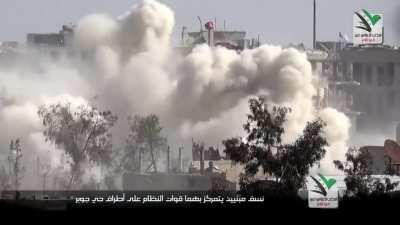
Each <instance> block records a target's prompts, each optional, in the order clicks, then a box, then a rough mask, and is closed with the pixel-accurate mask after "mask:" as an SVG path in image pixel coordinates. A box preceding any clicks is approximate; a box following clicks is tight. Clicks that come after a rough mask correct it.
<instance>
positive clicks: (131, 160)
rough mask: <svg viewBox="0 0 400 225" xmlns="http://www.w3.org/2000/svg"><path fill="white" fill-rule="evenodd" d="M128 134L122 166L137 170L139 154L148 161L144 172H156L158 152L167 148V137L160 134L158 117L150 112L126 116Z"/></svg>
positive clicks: (129, 169) (160, 128)
mask: <svg viewBox="0 0 400 225" xmlns="http://www.w3.org/2000/svg"><path fill="white" fill-rule="evenodd" d="M128 124H129V135H128V138H127V140H126V148H125V155H126V162H125V163H124V167H125V168H126V170H128V171H133V172H137V171H138V170H139V155H141V158H142V159H143V161H144V162H145V161H148V162H150V163H149V164H148V166H147V167H146V169H145V172H149V171H150V169H152V172H157V171H158V169H157V160H158V156H159V153H160V152H161V151H163V150H165V149H166V148H167V139H166V138H165V137H162V136H161V131H162V129H163V128H162V127H161V125H160V121H159V118H158V117H157V116H156V115H154V114H151V115H149V116H144V117H142V116H139V115H136V116H134V117H131V116H130V117H129V118H128Z"/></svg>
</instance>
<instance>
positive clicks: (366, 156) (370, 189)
mask: <svg viewBox="0 0 400 225" xmlns="http://www.w3.org/2000/svg"><path fill="white" fill-rule="evenodd" d="M334 164H335V166H336V168H338V169H339V170H341V171H343V172H344V173H345V175H346V178H345V180H344V181H345V183H346V189H347V190H346V192H347V193H346V194H347V195H348V196H356V197H360V198H362V197H367V196H370V195H380V194H384V193H387V192H389V191H391V190H393V189H395V188H396V186H397V185H398V183H397V182H396V183H392V182H391V181H390V179H389V178H384V182H382V181H381V180H380V179H377V178H373V177H372V158H371V155H370V153H369V152H368V151H359V150H357V149H356V148H350V149H349V150H348V152H347V153H346V161H345V162H341V161H339V160H335V161H334ZM386 166H387V167H388V166H390V165H388V164H387V165H386ZM386 171H388V172H390V171H391V170H390V169H386Z"/></svg>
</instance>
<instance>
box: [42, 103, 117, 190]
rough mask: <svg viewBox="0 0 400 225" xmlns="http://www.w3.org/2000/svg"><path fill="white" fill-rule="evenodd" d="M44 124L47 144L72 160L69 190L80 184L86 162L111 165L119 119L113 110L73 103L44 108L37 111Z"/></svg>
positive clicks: (70, 162)
mask: <svg viewBox="0 0 400 225" xmlns="http://www.w3.org/2000/svg"><path fill="white" fill-rule="evenodd" d="M38 115H39V117H40V118H41V119H42V121H43V126H44V127H45V129H44V132H43V134H44V136H45V138H46V142H51V143H54V144H55V145H56V146H57V147H59V148H61V149H63V150H64V151H65V153H66V155H67V156H69V157H70V158H71V160H70V161H69V164H70V166H71V174H70V178H69V182H68V185H67V187H66V188H67V189H71V188H73V187H74V186H76V185H78V184H79V183H80V182H81V176H82V174H83V168H81V167H82V164H83V163H86V162H88V163H95V164H98V165H100V164H101V165H109V163H110V162H111V154H112V141H111V138H112V135H111V132H110V129H111V127H112V126H113V125H114V124H115V122H116V121H117V117H116V116H115V115H113V114H112V113H111V111H100V110H99V109H97V108H96V107H95V106H94V105H80V106H79V107H77V108H76V109H72V108H71V104H70V103H67V104H61V103H59V104H54V105H49V106H41V107H40V109H39V111H38Z"/></svg>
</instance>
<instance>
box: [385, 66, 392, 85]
mask: <svg viewBox="0 0 400 225" xmlns="http://www.w3.org/2000/svg"><path fill="white" fill-rule="evenodd" d="M393 82H394V63H388V64H387V74H386V82H385V83H386V86H391V85H393Z"/></svg>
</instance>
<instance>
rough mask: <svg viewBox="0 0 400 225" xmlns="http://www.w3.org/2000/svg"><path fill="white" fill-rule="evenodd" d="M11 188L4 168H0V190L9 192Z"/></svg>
mask: <svg viewBox="0 0 400 225" xmlns="http://www.w3.org/2000/svg"><path fill="white" fill-rule="evenodd" d="M10 188H11V179H10V175H9V173H8V171H7V170H6V168H5V167H4V166H1V168H0V190H9V189H10Z"/></svg>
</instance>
